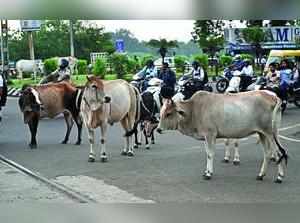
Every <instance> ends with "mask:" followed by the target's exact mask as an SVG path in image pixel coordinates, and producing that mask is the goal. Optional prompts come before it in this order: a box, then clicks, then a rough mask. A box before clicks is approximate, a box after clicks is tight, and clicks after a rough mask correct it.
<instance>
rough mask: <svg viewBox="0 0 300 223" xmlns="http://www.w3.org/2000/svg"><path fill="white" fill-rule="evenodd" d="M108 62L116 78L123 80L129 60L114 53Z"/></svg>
mask: <svg viewBox="0 0 300 223" xmlns="http://www.w3.org/2000/svg"><path fill="white" fill-rule="evenodd" d="M110 62H111V65H112V68H113V70H114V72H115V73H116V74H117V78H118V79H123V77H124V75H125V74H126V72H127V71H128V67H129V65H128V64H129V59H128V57H127V55H125V54H120V53H114V54H113V55H112V56H111V58H110Z"/></svg>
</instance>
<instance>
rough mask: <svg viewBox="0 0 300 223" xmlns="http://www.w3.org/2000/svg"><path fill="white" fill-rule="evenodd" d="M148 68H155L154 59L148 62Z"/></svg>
mask: <svg viewBox="0 0 300 223" xmlns="http://www.w3.org/2000/svg"><path fill="white" fill-rule="evenodd" d="M147 66H148V67H153V66H154V62H153V60H152V59H150V60H148V61H147Z"/></svg>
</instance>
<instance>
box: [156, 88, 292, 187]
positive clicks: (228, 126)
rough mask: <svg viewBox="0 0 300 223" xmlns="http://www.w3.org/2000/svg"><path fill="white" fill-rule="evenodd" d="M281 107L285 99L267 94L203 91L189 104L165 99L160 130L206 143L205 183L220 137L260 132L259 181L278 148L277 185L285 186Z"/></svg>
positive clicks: (258, 92) (208, 177)
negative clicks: (226, 93) (281, 141)
mask: <svg viewBox="0 0 300 223" xmlns="http://www.w3.org/2000/svg"><path fill="white" fill-rule="evenodd" d="M280 106H281V100H280V99H279V98H278V97H277V96H276V95H275V94H272V93H271V92H267V91H252V92H244V93H237V94H228V95H221V94H215V93H208V92H204V91H199V92H197V93H195V94H194V95H193V96H192V98H191V99H189V100H187V101H179V102H173V101H172V100H171V99H170V98H167V99H164V103H163V106H162V109H161V112H160V122H159V127H158V130H159V132H161V131H162V130H164V129H166V130H178V131H180V132H181V133H182V134H184V135H188V136H191V137H193V138H195V139H198V140H204V141H205V147H206V154H207V157H206V164H207V165H206V170H205V172H204V175H203V176H204V179H205V180H210V179H211V177H212V175H213V160H214V154H215V144H216V139H217V138H244V137H247V136H249V135H252V134H255V133H257V134H258V135H259V139H260V142H261V144H262V145H263V151H264V160H263V164H262V167H261V170H260V172H259V174H258V176H257V178H256V179H257V180H263V178H264V176H265V175H266V170H267V166H268V160H267V159H268V158H270V157H271V155H272V152H273V150H274V151H275V148H276V151H277V152H278V153H276V155H277V158H278V159H277V164H278V174H277V177H276V180H275V182H276V183H281V182H282V180H283V177H284V168H283V164H282V160H283V159H284V160H285V161H286V164H287V159H288V156H287V151H286V150H285V149H284V148H283V147H282V146H281V144H280V142H279V139H278V125H279V123H280V121H281V111H280Z"/></svg>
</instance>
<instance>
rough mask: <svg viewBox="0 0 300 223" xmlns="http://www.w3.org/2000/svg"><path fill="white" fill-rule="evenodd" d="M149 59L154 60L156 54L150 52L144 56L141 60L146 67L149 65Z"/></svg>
mask: <svg viewBox="0 0 300 223" xmlns="http://www.w3.org/2000/svg"><path fill="white" fill-rule="evenodd" d="M148 60H153V61H154V56H152V55H150V54H148V55H145V56H143V57H142V60H141V66H142V67H144V66H146V65H147V62H148Z"/></svg>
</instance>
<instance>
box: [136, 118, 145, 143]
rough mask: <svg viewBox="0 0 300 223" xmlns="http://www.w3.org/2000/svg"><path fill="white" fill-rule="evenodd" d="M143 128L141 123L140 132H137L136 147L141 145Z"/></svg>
mask: <svg viewBox="0 0 300 223" xmlns="http://www.w3.org/2000/svg"><path fill="white" fill-rule="evenodd" d="M144 128H145V126H144V124H143V123H141V124H140V131H139V138H138V145H142V141H143V130H144Z"/></svg>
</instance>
